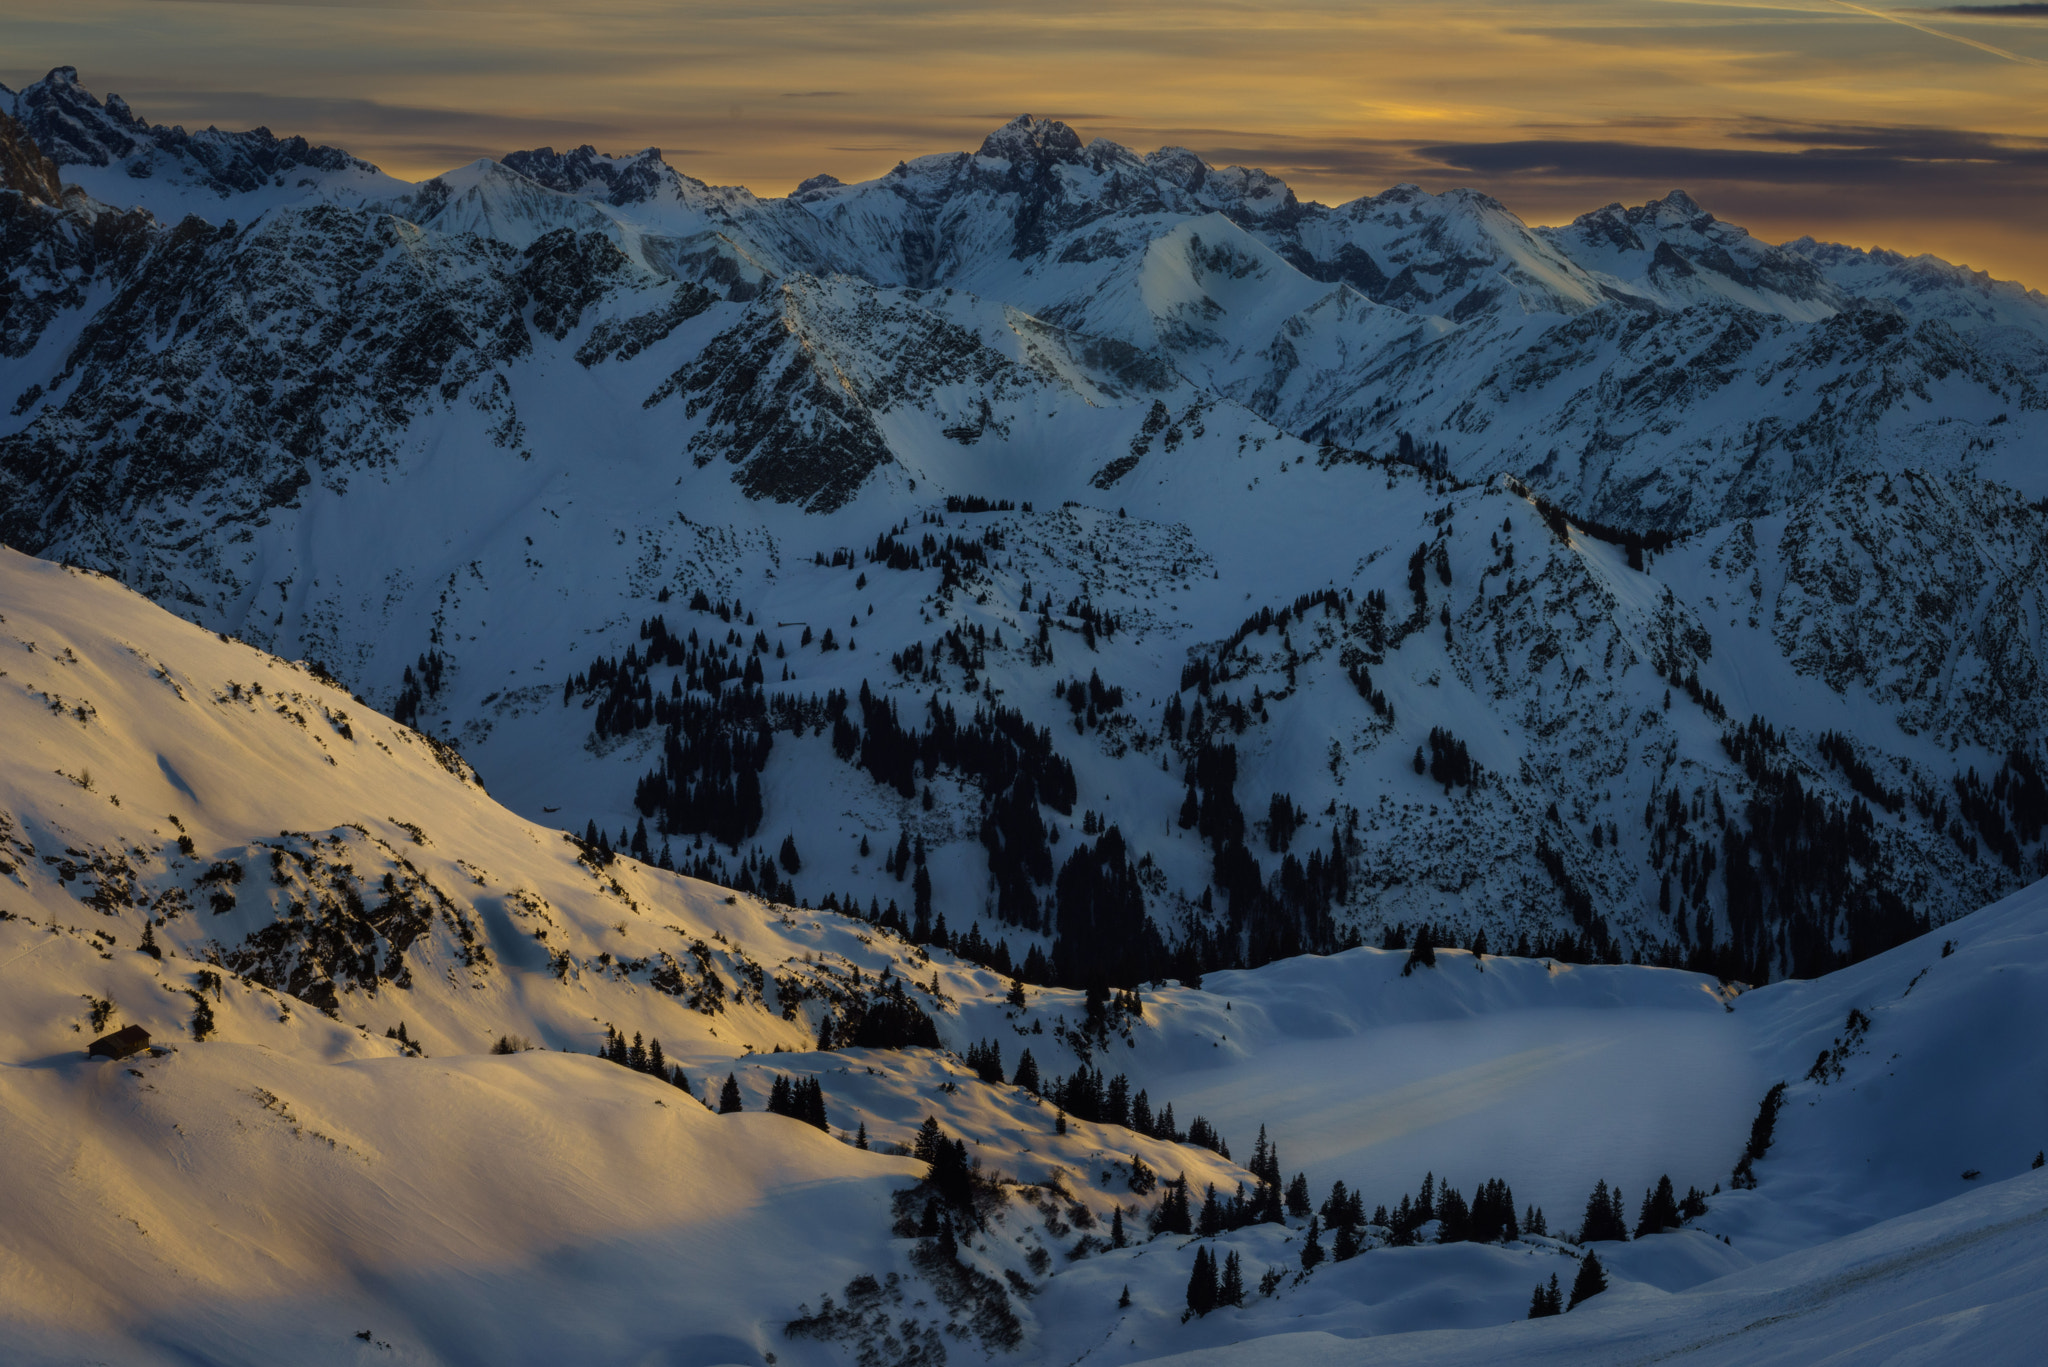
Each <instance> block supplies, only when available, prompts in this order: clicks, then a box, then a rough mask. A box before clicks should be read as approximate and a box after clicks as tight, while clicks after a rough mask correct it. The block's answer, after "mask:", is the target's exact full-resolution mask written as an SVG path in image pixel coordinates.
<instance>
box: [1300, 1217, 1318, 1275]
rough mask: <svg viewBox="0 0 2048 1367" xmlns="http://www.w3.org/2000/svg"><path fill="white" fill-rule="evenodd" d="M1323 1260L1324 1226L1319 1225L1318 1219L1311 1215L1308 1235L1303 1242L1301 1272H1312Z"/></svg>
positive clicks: (1303, 1238)
mask: <svg viewBox="0 0 2048 1367" xmlns="http://www.w3.org/2000/svg"><path fill="white" fill-rule="evenodd" d="M1322 1260H1323V1241H1322V1226H1321V1225H1320V1224H1318V1223H1317V1221H1316V1217H1315V1216H1313V1215H1311V1216H1309V1217H1308V1233H1307V1234H1306V1235H1304V1236H1303V1237H1302V1241H1301V1270H1302V1271H1304V1272H1307V1271H1310V1270H1311V1269H1313V1268H1314V1267H1315V1265H1316V1264H1317V1263H1319V1262H1321V1261H1322Z"/></svg>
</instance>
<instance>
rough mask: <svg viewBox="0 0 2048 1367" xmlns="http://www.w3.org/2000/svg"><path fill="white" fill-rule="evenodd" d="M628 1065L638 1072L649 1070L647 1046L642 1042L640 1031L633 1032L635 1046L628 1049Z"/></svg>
mask: <svg viewBox="0 0 2048 1367" xmlns="http://www.w3.org/2000/svg"><path fill="white" fill-rule="evenodd" d="M626 1066H627V1067H628V1068H631V1069H632V1070H633V1071H634V1072H636V1073H644V1072H646V1071H647V1046H646V1045H645V1044H643V1043H641V1042H640V1032H639V1031H638V1030H635V1031H634V1032H633V1046H632V1047H631V1048H630V1049H628V1050H626Z"/></svg>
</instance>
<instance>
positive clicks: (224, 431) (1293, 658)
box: [0, 68, 2048, 986]
mask: <svg viewBox="0 0 2048 1367" xmlns="http://www.w3.org/2000/svg"><path fill="white" fill-rule="evenodd" d="M0 107H4V110H5V111H11V114H6V115H0V171H4V174H5V177H6V180H5V186H6V188H5V189H4V190H0V247H4V250H5V261H6V266H7V279H8V286H7V293H6V295H5V297H4V301H0V304H4V307H0V342H4V347H0V350H4V354H5V360H4V361H0V411H4V412H5V413H6V415H7V416H5V417H4V418H0V539H4V540H5V541H7V542H8V543H9V544H11V545H14V546H16V547H18V548H21V549H23V550H26V551H30V552H33V553H35V554H38V555H42V556H44V557H47V558H51V559H56V560H62V561H68V562H72V563H78V564H84V565H90V566H93V567H96V568H98V569H101V570H104V571H105V572H107V573H109V574H112V575H114V576H116V577H117V578H119V579H120V580H121V581H123V582H125V583H127V584H129V585H131V586H132V587H134V588H136V589H138V590H140V591H141V592H143V593H145V594H147V595H148V596H149V597H151V598H153V599H154V600H156V601H157V602H159V603H161V604H163V605H165V606H167V607H169V608H171V609H172V610H173V611H176V612H178V613H180V614H182V615H184V616H186V617H188V618H189V619H191V620H192V621H194V622H196V623H198V624H200V625H202V626H204V627H206V628H208V629H211V630H215V631H220V632H226V633H230V634H232V635H233V636H235V637H238V638H240V639H241V640H244V641H247V642H250V643H252V644H254V645H257V646H260V647H263V648H265V649H268V650H272V651H275V652H277V653H279V654H281V655H284V656H287V657H294V658H301V657H302V658H310V659H314V660H317V661H319V662H320V663H321V667H323V668H324V669H326V670H328V671H331V672H332V674H333V676H334V677H336V678H337V679H339V680H341V681H342V682H343V683H344V685H345V686H346V687H347V688H349V689H350V690H352V691H353V692H354V693H356V694H357V695H359V696H360V697H362V698H365V699H368V700H369V701H370V702H371V703H374V704H376V705H377V706H380V707H383V708H385V709H387V710H390V711H392V712H393V713H394V714H395V715H398V716H400V717H401V718H402V719H404V720H405V721H407V722H409V723H415V724H417V725H418V726H419V727H420V728H421V729H422V730H423V731H425V732H427V733H430V734H432V735H433V736H434V737H435V738H436V739H437V741H441V742H444V743H450V744H453V745H455V746H457V747H459V749H460V751H461V753H462V754H463V755H464V756H466V757H467V759H468V760H469V761H470V762H472V763H474V764H475V765H476V766H477V767H478V769H479V770H480V771H481V772H482V773H484V774H485V775H486V777H487V778H488V779H489V780H490V782H491V785H492V791H493V792H494V793H495V794H497V795H498V796H499V797H500V798H501V799H503V800H504V801H506V802H508V803H509V804H510V805H511V806H512V807H513V808H514V809H516V810H518V811H520V812H521V813H523V814H524V815H525V816H527V817H528V818H530V819H535V820H542V819H545V818H548V817H550V816H552V818H553V821H554V822H555V823H557V824H560V825H565V826H568V827H569V828H571V829H573V830H576V831H578V832H584V833H592V834H602V836H603V837H604V839H605V840H606V842H607V843H608V844H615V845H621V846H624V847H626V848H627V849H630V850H632V851H634V852H635V853H637V854H641V855H644V856H645V858H646V860H647V861H648V862H649V863H656V864H658V863H660V862H662V860H663V859H664V857H665V858H666V861H667V862H668V863H669V864H671V865H673V866H676V867H678V868H681V869H683V870H685V871H688V872H692V873H695V874H698V875H701V876H704V877H707V878H711V879H714V880H718V881H723V882H731V883H737V884H739V885H740V886H742V887H744V888H750V889H760V888H761V887H762V884H763V881H764V880H763V875H762V870H763V868H764V867H767V868H771V869H772V868H775V867H778V866H777V865H776V863H775V853H776V851H777V850H778V849H779V848H780V845H781V842H782V841H783V840H784V838H785V837H788V838H789V839H790V840H791V841H792V843H793V844H794V846H795V847H796V848H797V849H798V850H800V851H801V852H802V853H801V863H802V871H801V872H800V873H798V874H796V875H794V882H795V886H796V889H797V891H798V892H799V893H800V894H801V899H802V900H805V901H808V902H810V903H813V904H817V903H820V902H822V901H823V900H824V898H825V897H826V896H827V895H828V894H829V895H830V896H831V897H832V899H833V903H834V905H848V904H858V905H859V906H861V907H862V908H869V907H870V906H872V908H873V909H874V910H875V911H876V912H877V913H880V912H882V911H884V910H885V909H886V907H887V906H888V905H889V904H890V903H894V904H896V906H897V908H898V912H899V914H900V916H901V918H902V921H903V923H904V925H905V927H906V929H908V930H910V931H911V932H912V933H913V934H914V935H915V936H916V937H917V938H919V939H929V938H930V937H931V936H933V935H935V934H937V933H938V921H939V919H940V918H941V917H943V918H944V926H945V934H946V936H947V938H956V937H960V936H963V935H966V934H968V933H969V932H970V931H971V932H972V933H973V935H974V943H975V944H976V945H978V946H980V948H979V949H977V950H976V952H977V953H981V954H983V956H984V957H985V958H988V959H989V960H990V961H992V962H994V961H997V954H996V951H997V949H998V948H1000V951H1001V958H1000V961H1001V962H1005V963H1009V964H1011V965H1012V966H1018V965H1021V964H1022V962H1023V961H1024V960H1025V959H1026V958H1027V956H1029V955H1030V954H1031V953H1032V952H1033V951H1037V952H1038V953H1040V954H1041V955H1043V956H1044V957H1045V962H1044V964H1043V965H1042V968H1043V972H1044V974H1045V975H1046V976H1048V977H1051V978H1055V979H1058V980H1060V981H1064V982H1067V983H1070V984H1072V985H1075V986H1079V985H1082V984H1083V983H1084V982H1085V980H1086V979H1087V978H1088V977H1089V976H1090V975H1092V974H1094V973H1098V972H1102V973H1114V974H1116V975H1118V976H1119V977H1124V978H1128V977H1130V976H1131V975H1137V976H1142V977H1163V976H1167V975H1177V976H1181V977H1184V978H1190V979H1191V978H1192V977H1193V975H1194V974H1196V973H1197V972H1206V971H1210V970H1214V969H1217V968H1222V967H1231V966H1237V965H1244V964H1255V963H1262V962H1265V961H1267V960H1269V959H1271V958H1273V957H1276V956H1279V955H1283V954H1286V953H1289V952H1293V951H1295V950H1298V949H1301V948H1316V949H1323V950H1334V949H1336V948H1339V947H1341V946H1343V945H1346V944H1352V943H1365V944H1393V943H1407V942H1409V941H1411V940H1412V938H1413V936H1414V935H1415V934H1416V933H1417V930H1418V927H1421V926H1423V925H1425V924H1426V925H1428V926H1429V927H1430V928H1431V935H1432V936H1433V938H1435V939H1437V940H1438V941H1439V942H1448V941H1455V942H1456V943H1458V944H1461V945H1470V944H1473V943H1475V937H1476V936H1478V935H1480V934H1482V933H1483V935H1484V936H1485V942H1486V944H1487V945H1489V946H1491V947H1492V948H1493V949H1495V950H1504V949H1507V948H1511V947H1515V946H1518V945H1520V946H1524V947H1526V948H1528V949H1529V950H1531V951H1536V950H1545V951H1549V952H1551V953H1553V954H1561V955H1565V956H1567V957H1570V958H1574V959H1579V960H1618V959H1625V958H1631V957H1640V958H1643V959H1645V960H1649V961H1654V962H1664V963H1688V964H1691V965H1693V966H1695V967H1697V968H1699V969H1701V970H1705V971H1713V972H1717V973H1720V974H1722V975H1724V976H1727V977H1729V978H1731V979H1737V980H1743V981H1753V982H1754V981H1763V980H1766V979H1770V978H1775V977H1781V976H1785V975H1788V974H1789V975H1801V976H1803V975H1810V974H1813V973H1818V972H1822V971H1825V970H1826V969H1828V968H1830V967H1832V966H1835V965H1837V964H1840V963H1844V962H1849V961H1853V960H1856V959H1861V958H1865V957H1868V956H1869V955H1871V954H1873V953H1876V952H1879V951H1881V950H1883V949H1885V948H1887V947H1889V946H1891V945H1893V944H1896V943H1899V942H1900V941H1902V940H1905V939H1908V938H1911V937H1912V936H1914V935H1916V934H1918V933H1920V932H1921V931H1923V930H1925V929H1928V928H1930V927H1932V926H1936V925H1940V924H1942V923H1945V922H1946V921H1948V920H1950V919H1952V918H1953V917H1955V916H1957V915H1960V914H1962V913H1963V912H1965V911H1968V910H1970V909H1972V908H1974V907H1977V906H1981V905H1983V904H1984V903H1986V902H1989V901H1992V900H1995V899H1997V898H1998V897H2000V896H2003V895H2005V894H2007V893H2010V892H2012V891H2013V890H2015V889H2017V888H2019V887H2021V886H2023V885H2025V884H2026V883H2028V882H2031V881H2033V880H2034V879H2037V878H2039V877H2040V876H2041V874H2042V873H2043V872H2044V871H2048V845H2044V842H2043V834H2044V822H2048V788H2044V785H2043V780H2042V777H2041V768H2040V766H2041V765H2042V763H2044V762H2048V756H2044V755H2043V753H2042V750H2041V745H2040V738H2041V736H2042V735H2043V733H2044V716H2043V705H2044V699H2043V694H2042V684H2041V679H2042V677H2043V670H2042V662H2043V655H2044V652H2048V641H2044V638H2043V634H2042V633H2043V630H2044V627H2043V624H2044V622H2048V603H2044V602H2043V599H2042V593H2043V590H2042V587H2041V585H2042V583H2043V576H2042V573H2041V558H2042V554H2043V542H2044V534H2048V502H2044V501H2043V495H2044V494H2048V475H2044V468H2043V466H2042V464H2041V461H2040V459H2039V451H2040V449H2041V442H2042V439H2043V434H2044V431H2048V427H2044V424H2048V409H2044V404H2048V400H2044V398H2043V395H2042V388H2041V386H2042V377H2043V375H2044V373H2048V371H2044V364H2043V358H2044V357H2048V351H2044V350H2043V348H2044V347H2048V300H2044V299H2043V298H2042V296H2040V295H2039V294H2036V293H2033V292H2031V291H2027V290H2025V289H2022V288H2021V287H2019V286H2016V285H2009V284H2004V283H2000V282H1994V281H1990V280H1988V279H1986V278H1983V277H1981V276H1976V275H1973V274H1971V273H1968V272H1964V271H1959V270H1956V269H1954V268H1951V267H1948V266H1946V265H1944V264H1942V263H1938V262H1932V261H1930V260H1926V259H1920V260H1905V259H1902V258H1898V257H1896V256H1891V255H1888V254H1885V253H1882V252H1869V253H1866V252H1858V251H1853V250H1851V249H1847V248H1840V247H1831V246H1821V245H1818V244H1814V243H1811V242H1803V241H1802V242H1795V243H1791V244H1787V245H1785V246H1783V247H1774V246H1770V245H1768V244H1765V243H1761V242H1758V241H1756V240H1754V239H1752V238H1751V237H1749V236H1748V235H1747V234H1745V233H1743V232H1742V231H1741V230H1740V229H1738V228H1735V227H1732V226H1731V225H1727V224H1723V223H1720V222H1718V221H1716V220H1714V219H1713V218H1712V217H1711V216H1710V215H1708V214H1707V213H1705V212H1704V211H1703V210H1701V209H1700V208H1699V206H1697V205H1696V204H1694V203H1693V202H1692V201H1691V200H1690V199H1689V198H1687V197H1686V196H1685V195H1683V194H1681V193H1674V194H1672V195H1670V196H1667V197H1666V198H1664V199H1662V200H1659V201H1656V202H1653V203H1651V204H1648V205H1644V206H1640V207H1638V208H1633V209H1630V208H1623V207H1620V206H1613V207H1610V208H1607V209H1603V210H1600V211H1597V212H1595V213H1593V214H1589V215H1587V216H1585V217H1584V218H1581V219H1579V220H1578V221H1576V222H1575V223H1573V224H1571V225H1568V226H1566V227H1562V228H1531V227H1529V226H1527V225H1525V224H1523V223H1521V222H1520V220H1518V219H1517V218H1515V216H1514V215H1513V214H1512V213H1510V212H1509V211H1508V210H1507V209H1506V208H1504V207H1503V206H1501V205H1500V204H1498V203H1496V202H1494V201H1492V200H1490V199H1488V198H1486V197H1485V196H1482V195H1477V194H1473V193H1469V192H1453V193H1446V194H1443V195H1432V194H1427V193H1425V192H1423V191H1421V190H1418V189H1415V188H1414V187H1396V188H1394V189H1392V190H1389V191H1387V192H1385V193H1383V194H1380V195H1377V196H1373V197H1371V198H1368V199H1361V200H1358V201H1355V202H1353V203H1351V204H1347V205H1343V206H1339V207H1337V208H1334V209H1332V208H1325V207H1323V206H1319V205H1314V204H1304V203H1301V202H1300V201H1298V200H1297V199H1296V198H1295V197H1294V196H1293V195H1292V194H1291V192H1289V191H1288V190H1287V189H1286V187H1285V186H1284V185H1283V184H1281V183H1280V182H1279V181H1277V180H1275V179H1273V178H1272V177H1270V176H1266V175H1264V174H1263V173H1260V172H1256V171H1248V170H1245V169H1243V168H1216V167H1211V166H1208V165H1207V164H1205V163H1204V162H1203V161H1202V160H1201V159H1200V158H1199V157H1196V156H1195V155H1194V154H1192V153H1189V152H1187V151H1185V150H1182V149H1171V148H1169V149H1164V150H1161V151H1158V152H1154V153H1150V154H1145V155H1140V154H1137V153H1134V152H1132V151H1130V150H1128V149H1125V148H1121V147H1118V146H1116V145H1114V144H1111V143H1107V142H1103V141H1099V140H1098V141H1095V142H1091V143H1084V142H1083V141H1082V140H1081V138H1080V137H1079V136H1078V135H1077V134H1076V133H1075V132H1074V131H1073V130H1072V129H1069V128H1067V127H1066V126H1065V125H1062V124H1060V123H1057V122H1055V121H1048V120H1036V119H1031V118H1028V117H1027V118H1020V119H1018V120H1016V121H1014V122H1012V123H1010V124H1008V125H1005V126H1004V127H1002V128H1000V129H998V130H996V131H995V132H993V133H991V134H990V135H989V137H988V138H987V139H986V140H985V142H984V143H983V145H982V146H981V148H980V149H979V150H978V151H977V152H974V153H971V154H970V153H964V152H963V153H956V154H948V155H941V156H932V157H924V158H920V159H917V160H915V161H912V162H907V163H904V164H903V165H901V166H899V167H897V168H896V169H895V170H893V171H892V172H890V173H889V174H888V175H886V176H883V177H881V178H880V179H878V180H876V181H872V182H868V183H865V184H858V185H847V184H842V183H840V182H838V181H836V180H834V179H832V178H831V177H829V176H820V177H815V178H813V179H812V180H810V181H807V182H806V183H805V184H804V186H803V187H801V188H800V189H799V190H798V191H797V192H796V193H795V194H793V195H792V196H790V197H789V198H787V199H779V200H770V199H761V198H759V197H757V196H755V195H752V194H750V193H748V192H746V191H744V190H734V189H718V188H714V187H709V186H706V185H704V184H702V183H701V182H698V181H696V180H693V179H691V178H690V177H688V176H686V175H684V174H682V173H681V172H679V171H677V170H676V169H674V168H672V167H670V166H669V165H668V164H667V163H666V162H665V161H664V160H663V159H662V157H661V155H660V154H659V153H658V152H656V151H654V150H652V149H649V150H647V151H643V152H640V153H637V154H635V155H632V156H624V157H615V156H608V155H605V154H601V153H599V152H597V151H596V150H594V149H591V148H588V147H585V148H580V149H577V150H575V151H572V152H568V153H557V152H555V151H553V150H551V149H545V148H544V149H540V150H537V151H530V152H519V153H514V154H511V155H508V156H507V157H505V158H504V159H502V160H501V161H495V162H494V161H488V160H487V161H482V162H478V163H475V164H473V165H471V166H467V167H463V168H459V169H457V170H454V171H450V172H448V173H447V174H445V175H443V176H440V177H437V178H435V179H432V180H429V181H427V182H424V183H422V184H419V185H407V184H403V183H400V182H397V181H394V180H391V179H390V178H389V177H384V176H383V175H382V173H381V172H377V171H375V170H374V168H369V167H367V166H365V165H364V164H362V163H360V162H358V161H355V160H354V159H352V158H349V157H347V156H346V155H345V154H342V153H339V152H334V151H332V149H322V148H309V147H306V146H304V145H303V144H301V143H298V142H296V141H295V140H291V139H285V140H279V139H276V138H273V137H272V136H271V135H270V134H268V133H264V132H260V131H259V132H258V133H250V134H220V133H215V132H212V131H209V132H208V133H205V134H190V135H187V134H184V133H182V132H181V131H179V130H166V129H162V128H159V127H156V126H153V125H146V124H144V123H143V122H142V121H140V120H138V119H137V118H136V117H135V116H134V115H133V114H132V112H130V111H129V110H127V108H126V106H125V105H122V104H120V103H119V102H118V101H116V100H114V99H112V98H109V99H108V100H106V101H104V102H102V101H99V100H97V99H95V98H94V97H93V96H91V95H89V94H88V93H86V92H85V90H84V89H83V88H82V87H81V86H80V85H79V84H78V80H77V77H76V74H75V73H73V72H71V71H70V70H69V69H68V68H60V69H59V70H58V71H56V72H53V73H52V74H51V75H50V76H49V77H48V78H46V79H45V80H43V81H41V82H38V83H36V84H35V85H33V86H30V87H29V88H27V89H26V90H23V91H21V92H19V93H15V92H6V93H4V94H0ZM286 163H290V164H289V165H287V164H286ZM145 168H147V169H148V174H147V175H143V174H142V171H143V169H145ZM250 168H258V169H262V168H268V169H263V173H262V174H261V175H257V174H255V172H254V170H251V169H250ZM244 172H247V174H244ZM164 187H173V188H175V191H176V192H175V193H174V194H173V193H171V192H170V191H169V190H166V189H165V188H164ZM592 827H595V828H596V830H594V831H593V830H592V829H591V828H592ZM1112 827H1113V828H1114V837H1113V838H1112V837H1111V834H1110V828H1112ZM920 849H921V850H922V852H923V858H922V859H921V860H920V859H918V858H917V853H918V851H919V850H920ZM899 852H900V853H899ZM913 869H916V870H918V873H917V876H915V877H913V872H912V871H913ZM790 877H791V876H790V875H788V874H787V873H775V874H771V875H770V876H769V879H768V881H769V882H771V883H772V884H773V886H774V887H775V888H776V889H778V890H781V889H784V888H786V886H787V881H788V880H789V878H790ZM793 900H795V899H793ZM1148 922H1149V927H1150V928H1149V929H1148V927H1147V923H1148ZM1062 946H1064V948H1062Z"/></svg>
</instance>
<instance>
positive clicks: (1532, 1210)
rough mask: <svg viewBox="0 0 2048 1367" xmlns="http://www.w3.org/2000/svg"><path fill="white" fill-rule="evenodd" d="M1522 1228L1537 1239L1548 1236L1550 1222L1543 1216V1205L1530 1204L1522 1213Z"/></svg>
mask: <svg viewBox="0 0 2048 1367" xmlns="http://www.w3.org/2000/svg"><path fill="white" fill-rule="evenodd" d="M1522 1228H1523V1230H1524V1231H1525V1232H1527V1233H1529V1234H1533V1235H1535V1236H1536V1237H1537V1238H1539V1239H1547V1238H1549V1237H1550V1222H1549V1221H1547V1220H1545V1219H1544V1218H1543V1207H1541V1206H1530V1207H1529V1208H1528V1209H1527V1210H1526V1211H1524V1212H1523V1213H1522Z"/></svg>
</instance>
